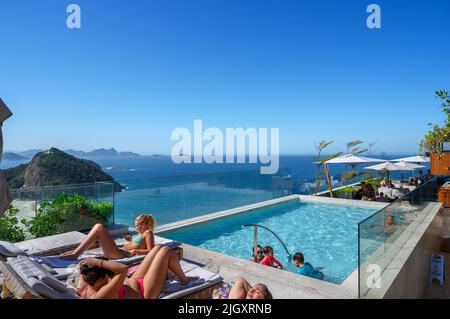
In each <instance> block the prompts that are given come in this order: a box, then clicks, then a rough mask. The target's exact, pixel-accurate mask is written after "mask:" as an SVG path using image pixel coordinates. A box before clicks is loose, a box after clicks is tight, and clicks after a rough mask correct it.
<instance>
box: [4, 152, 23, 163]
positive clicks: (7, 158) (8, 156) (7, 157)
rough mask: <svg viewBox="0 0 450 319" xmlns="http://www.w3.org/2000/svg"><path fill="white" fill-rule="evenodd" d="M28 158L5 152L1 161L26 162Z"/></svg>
mask: <svg viewBox="0 0 450 319" xmlns="http://www.w3.org/2000/svg"><path fill="white" fill-rule="evenodd" d="M27 159H28V157H25V156H22V155H19V154H17V153H12V152H6V153H4V154H3V157H2V160H5V161H23V160H27Z"/></svg>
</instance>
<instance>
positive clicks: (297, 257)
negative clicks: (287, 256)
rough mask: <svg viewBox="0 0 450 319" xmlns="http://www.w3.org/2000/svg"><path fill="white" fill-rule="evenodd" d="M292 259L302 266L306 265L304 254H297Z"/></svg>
mask: <svg viewBox="0 0 450 319" xmlns="http://www.w3.org/2000/svg"><path fill="white" fill-rule="evenodd" d="M292 259H293V260H295V261H298V262H299V263H301V264H303V263H305V257H304V256H303V254H302V253H295V254H294V256H292Z"/></svg>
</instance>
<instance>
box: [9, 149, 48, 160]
mask: <svg viewBox="0 0 450 319" xmlns="http://www.w3.org/2000/svg"><path fill="white" fill-rule="evenodd" d="M39 152H42V149H40V150H38V149H34V150H26V151H23V152H14V153H17V154H19V155H22V156H23V157H26V158H33V156H34V155H36V154H37V153H39Z"/></svg>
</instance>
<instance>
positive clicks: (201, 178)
mask: <svg viewBox="0 0 450 319" xmlns="http://www.w3.org/2000/svg"><path fill="white" fill-rule="evenodd" d="M399 157H406V156H405V155H400V156H389V157H387V159H394V158H399ZM89 159H90V160H93V161H94V162H96V163H98V164H99V165H100V166H101V167H102V168H103V170H104V171H105V172H106V173H108V174H110V175H111V176H112V177H113V178H114V179H115V180H117V181H118V182H120V183H121V184H123V185H124V186H125V187H126V189H125V190H124V191H123V192H120V193H116V194H115V196H114V205H115V214H114V222H116V223H122V224H126V225H129V226H132V225H133V224H134V218H135V217H136V216H137V215H139V214H141V213H151V214H153V215H154V216H155V217H156V218H157V220H158V223H159V224H166V223H170V222H175V221H179V220H182V219H186V218H192V217H196V216H199V215H203V214H208V213H212V212H215V211H220V210H225V209H230V208H234V207H238V206H242V205H246V204H251V203H255V202H258V201H263V200H268V199H272V198H277V197H281V196H286V195H290V194H293V193H296V194H310V193H312V192H314V187H315V175H316V170H317V168H316V166H315V164H314V161H315V156H313V155H291V156H281V157H280V170H279V172H278V173H277V174H276V175H275V176H272V175H261V174H260V173H259V167H260V166H259V164H174V163H173V162H172V160H171V158H170V157H169V156H141V157H103V158H101V157H99V158H89ZM21 163H23V162H10V161H4V162H2V163H1V168H2V169H5V168H9V167H14V166H17V165H19V164H21ZM365 166H367V165H361V166H359V167H357V168H356V170H361V169H362V168H363V167H365ZM347 169H348V170H351V168H349V167H347ZM345 170H346V167H345V165H331V166H330V175H331V176H332V182H333V185H334V187H336V186H340V185H342V182H341V177H340V175H341V174H342V173H343V172H345ZM424 170H426V169H424ZM373 173H374V174H376V172H373ZM414 173H416V172H411V173H410V172H405V173H404V176H405V177H409V176H410V175H411V174H414ZM391 176H393V177H400V176H401V173H400V172H394V173H393V174H391ZM326 187H327V186H326V184H325V183H323V184H322V185H321V190H324V189H326Z"/></svg>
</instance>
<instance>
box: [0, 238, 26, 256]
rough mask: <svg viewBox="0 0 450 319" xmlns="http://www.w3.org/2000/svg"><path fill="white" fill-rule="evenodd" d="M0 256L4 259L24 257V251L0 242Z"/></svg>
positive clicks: (5, 242)
mask: <svg viewBox="0 0 450 319" xmlns="http://www.w3.org/2000/svg"><path fill="white" fill-rule="evenodd" d="M0 255H2V256H5V257H17V256H20V255H25V253H24V251H23V250H22V249H20V248H19V247H17V246H16V245H14V244H12V243H8V242H7V241H0Z"/></svg>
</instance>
